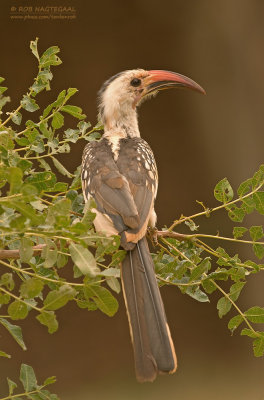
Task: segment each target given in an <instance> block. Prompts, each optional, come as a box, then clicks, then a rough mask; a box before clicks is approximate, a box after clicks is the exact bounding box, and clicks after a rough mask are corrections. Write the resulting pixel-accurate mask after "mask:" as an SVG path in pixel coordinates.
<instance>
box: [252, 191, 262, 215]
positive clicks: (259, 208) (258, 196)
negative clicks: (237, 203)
mask: <svg viewBox="0 0 264 400" xmlns="http://www.w3.org/2000/svg"><path fill="white" fill-rule="evenodd" d="M253 199H254V201H255V204H256V210H257V211H258V212H259V213H260V214H261V215H264V192H257V193H253Z"/></svg>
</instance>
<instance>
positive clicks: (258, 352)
mask: <svg viewBox="0 0 264 400" xmlns="http://www.w3.org/2000/svg"><path fill="white" fill-rule="evenodd" d="M253 351H254V355H255V357H261V356H263V354H264V335H263V332H261V337H259V338H257V339H255V340H254V341H253Z"/></svg>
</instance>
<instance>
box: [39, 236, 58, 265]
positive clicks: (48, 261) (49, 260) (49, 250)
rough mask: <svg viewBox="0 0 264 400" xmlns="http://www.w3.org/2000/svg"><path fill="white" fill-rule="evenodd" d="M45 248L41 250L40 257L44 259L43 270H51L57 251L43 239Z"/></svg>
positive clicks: (52, 244)
mask: <svg viewBox="0 0 264 400" xmlns="http://www.w3.org/2000/svg"><path fill="white" fill-rule="evenodd" d="M45 243H46V246H45V247H44V248H43V249H42V252H41V257H42V258H44V260H45V262H44V268H51V267H53V265H54V264H55V263H56V261H57V256H58V249H57V246H56V244H55V243H54V242H53V241H52V240H50V239H48V238H45Z"/></svg>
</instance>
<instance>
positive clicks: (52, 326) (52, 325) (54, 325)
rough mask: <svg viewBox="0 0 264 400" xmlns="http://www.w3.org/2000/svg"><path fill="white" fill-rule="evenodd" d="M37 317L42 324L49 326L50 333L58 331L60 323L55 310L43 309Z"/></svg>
mask: <svg viewBox="0 0 264 400" xmlns="http://www.w3.org/2000/svg"><path fill="white" fill-rule="evenodd" d="M36 318H37V320H38V321H39V322H40V323H41V324H42V325H45V326H47V327H48V332H49V333H54V332H56V331H57V329H58V326H59V325H58V321H57V319H56V315H55V313H54V311H43V312H41V314H39V315H38V316H37V317H36Z"/></svg>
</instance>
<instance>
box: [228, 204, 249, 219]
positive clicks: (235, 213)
mask: <svg viewBox="0 0 264 400" xmlns="http://www.w3.org/2000/svg"><path fill="white" fill-rule="evenodd" d="M226 209H227V210H228V216H229V218H230V219H231V220H232V221H234V222H242V221H243V219H244V217H245V215H246V212H245V210H244V209H243V208H239V207H237V206H236V205H234V204H232V205H231V206H227V207H226Z"/></svg>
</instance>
